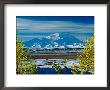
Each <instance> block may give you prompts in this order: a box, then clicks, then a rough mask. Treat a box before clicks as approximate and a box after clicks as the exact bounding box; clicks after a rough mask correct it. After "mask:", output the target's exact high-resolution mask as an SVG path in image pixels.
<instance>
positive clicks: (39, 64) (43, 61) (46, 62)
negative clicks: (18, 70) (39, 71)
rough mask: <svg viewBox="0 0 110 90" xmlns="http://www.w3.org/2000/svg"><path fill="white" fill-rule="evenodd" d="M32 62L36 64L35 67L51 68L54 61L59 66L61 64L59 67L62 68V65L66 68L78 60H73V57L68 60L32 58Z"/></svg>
mask: <svg viewBox="0 0 110 90" xmlns="http://www.w3.org/2000/svg"><path fill="white" fill-rule="evenodd" d="M32 61H33V63H34V64H36V65H37V67H40V68H52V63H55V64H57V65H59V66H61V68H64V66H66V67H67V68H71V66H72V65H73V64H77V65H79V63H78V60H73V59H69V60H68V61H66V60H64V59H48V60H46V59H35V60H32Z"/></svg>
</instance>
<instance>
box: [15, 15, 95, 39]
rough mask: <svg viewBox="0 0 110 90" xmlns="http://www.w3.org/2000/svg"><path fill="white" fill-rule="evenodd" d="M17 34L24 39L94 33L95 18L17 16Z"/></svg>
mask: <svg viewBox="0 0 110 90" xmlns="http://www.w3.org/2000/svg"><path fill="white" fill-rule="evenodd" d="M16 22H17V26H16V29H17V34H18V35H19V36H20V37H23V38H26V37H27V38H29V37H31V38H32V37H33V38H34V37H35V34H36V33H49V32H51V33H56V32H57V33H60V32H72V33H94V16H16Z"/></svg>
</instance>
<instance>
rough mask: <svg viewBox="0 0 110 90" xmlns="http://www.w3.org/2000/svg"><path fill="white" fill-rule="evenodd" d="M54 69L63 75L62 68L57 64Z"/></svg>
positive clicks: (53, 66)
mask: <svg viewBox="0 0 110 90" xmlns="http://www.w3.org/2000/svg"><path fill="white" fill-rule="evenodd" d="M52 69H54V70H55V71H56V72H57V73H58V74H60V73H61V67H60V66H58V65H57V64H53V65H52Z"/></svg>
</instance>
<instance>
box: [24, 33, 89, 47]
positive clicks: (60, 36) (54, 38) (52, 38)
mask: <svg viewBox="0 0 110 90" xmlns="http://www.w3.org/2000/svg"><path fill="white" fill-rule="evenodd" d="M76 36H77V35H76ZM76 36H75V35H74V34H72V33H53V34H50V35H48V36H45V37H42V38H33V39H32V40H29V41H25V42H24V45H25V46H28V47H32V46H33V45H36V44H37V45H40V46H41V47H43V48H44V47H46V46H51V47H54V46H56V45H57V46H58V45H59V46H66V45H73V44H75V43H84V40H81V39H79V38H77V37H76ZM90 36H91V35H89V37H88V39H89V38H90Z"/></svg>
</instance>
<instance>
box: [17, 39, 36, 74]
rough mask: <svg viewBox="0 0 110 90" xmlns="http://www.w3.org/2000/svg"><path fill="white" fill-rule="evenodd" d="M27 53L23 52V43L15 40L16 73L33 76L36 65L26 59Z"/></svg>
mask: <svg viewBox="0 0 110 90" xmlns="http://www.w3.org/2000/svg"><path fill="white" fill-rule="evenodd" d="M27 56H28V52H26V51H25V50H23V43H22V41H21V40H19V39H18V37H17V38H16V73H17V74H31V73H32V74H33V73H36V65H35V64H33V63H32V62H31V61H29V60H28V58H27Z"/></svg>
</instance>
